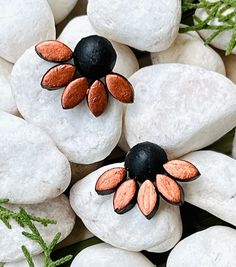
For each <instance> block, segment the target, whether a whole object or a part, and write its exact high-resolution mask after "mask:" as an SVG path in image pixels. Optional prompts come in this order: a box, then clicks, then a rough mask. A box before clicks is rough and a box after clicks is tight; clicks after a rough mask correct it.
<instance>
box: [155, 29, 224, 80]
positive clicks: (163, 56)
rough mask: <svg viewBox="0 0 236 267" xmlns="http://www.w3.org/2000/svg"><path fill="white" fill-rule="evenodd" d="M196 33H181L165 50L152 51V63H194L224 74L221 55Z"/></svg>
mask: <svg viewBox="0 0 236 267" xmlns="http://www.w3.org/2000/svg"><path fill="white" fill-rule="evenodd" d="M196 34H197V33H194V34H193V33H192V32H190V33H181V34H178V37H177V38H176V40H175V41H174V43H173V44H172V45H171V47H170V48H169V49H167V50H165V51H162V52H159V53H152V54H151V59H152V63H153V64H160V63H182V64H189V65H196V66H199V67H202V68H205V69H208V70H212V71H216V72H219V73H221V74H223V75H225V67H224V63H223V61H222V59H221V57H220V56H219V55H218V54H217V53H216V52H215V51H214V50H213V49H212V48H211V47H209V46H206V45H205V44H204V42H203V40H202V39H201V38H199V37H198V36H196Z"/></svg>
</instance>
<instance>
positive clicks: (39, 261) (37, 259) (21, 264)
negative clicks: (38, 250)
mask: <svg viewBox="0 0 236 267" xmlns="http://www.w3.org/2000/svg"><path fill="white" fill-rule="evenodd" d="M43 260H44V256H43V255H42V254H40V255H38V256H34V257H33V262H34V267H42V266H43ZM4 267H29V264H28V263H27V261H26V260H22V261H16V262H9V263H6V264H4Z"/></svg>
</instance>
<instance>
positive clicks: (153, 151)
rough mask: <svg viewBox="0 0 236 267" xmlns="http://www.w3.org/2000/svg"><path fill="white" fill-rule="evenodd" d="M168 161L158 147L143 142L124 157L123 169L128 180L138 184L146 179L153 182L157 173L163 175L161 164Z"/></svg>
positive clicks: (164, 153)
mask: <svg viewBox="0 0 236 267" xmlns="http://www.w3.org/2000/svg"><path fill="white" fill-rule="evenodd" d="M167 161H168V159H167V155H166V152H165V151H164V150H163V149H162V148H161V147H160V146H158V145H156V144H154V143H150V142H144V143H140V144H137V145H136V146H134V147H133V148H132V149H131V150H130V151H129V152H128V153H127V155H126V158H125V168H126V169H127V170H128V172H129V177H130V178H136V179H137V180H138V181H139V182H143V181H145V180H146V179H150V180H152V181H155V177H156V175H157V174H158V173H163V164H164V163H166V162H167Z"/></svg>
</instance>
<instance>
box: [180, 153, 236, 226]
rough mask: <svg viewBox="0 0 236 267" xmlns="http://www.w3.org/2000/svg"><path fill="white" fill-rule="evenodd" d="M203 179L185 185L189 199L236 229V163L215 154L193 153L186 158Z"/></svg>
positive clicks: (187, 199) (186, 195)
mask: <svg viewBox="0 0 236 267" xmlns="http://www.w3.org/2000/svg"><path fill="white" fill-rule="evenodd" d="M183 159H185V160H187V161H190V162H192V163H193V164H194V165H195V166H196V167H197V168H198V169H199V171H200V173H201V176H200V177H199V178H198V179H197V180H195V181H192V182H191V183H182V186H183V189H184V192H185V200H186V201H187V202H189V203H191V204H193V205H195V206H197V207H199V208H201V209H204V210H206V211H208V212H210V213H212V214H213V215H215V216H216V217H219V218H220V219H222V220H224V221H226V222H228V223H231V224H233V225H235V226H236V214H235V212H233V211H234V209H235V206H236V160H234V159H232V158H230V157H228V156H226V155H224V154H221V153H217V152H213V151H197V152H192V153H190V154H188V155H186V156H184V157H183Z"/></svg>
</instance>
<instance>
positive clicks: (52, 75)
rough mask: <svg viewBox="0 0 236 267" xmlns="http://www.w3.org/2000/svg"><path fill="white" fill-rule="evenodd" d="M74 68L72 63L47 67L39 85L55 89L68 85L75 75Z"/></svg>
mask: <svg viewBox="0 0 236 267" xmlns="http://www.w3.org/2000/svg"><path fill="white" fill-rule="evenodd" d="M75 72H76V68H75V66H74V65H72V64H60V65H57V66H55V67H52V68H51V69H49V70H48V71H47V72H46V73H45V74H44V76H43V78H42V81H41V86H42V87H43V88H45V89H48V90H56V89H59V88H62V87H64V86H66V85H68V84H69V83H70V82H71V81H72V80H73V77H74V75H75Z"/></svg>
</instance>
